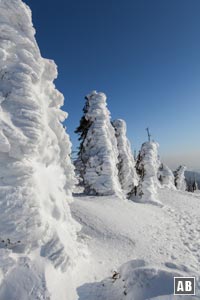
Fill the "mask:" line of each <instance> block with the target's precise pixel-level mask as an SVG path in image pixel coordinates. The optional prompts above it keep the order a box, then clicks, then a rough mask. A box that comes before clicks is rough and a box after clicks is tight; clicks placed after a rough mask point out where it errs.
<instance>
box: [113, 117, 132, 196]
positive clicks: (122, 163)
mask: <svg viewBox="0 0 200 300" xmlns="http://www.w3.org/2000/svg"><path fill="white" fill-rule="evenodd" d="M112 125H113V127H114V129H115V135H116V138H117V147H118V151H119V156H118V161H119V162H118V170H119V181H120V183H121V186H122V189H123V191H124V192H125V194H126V195H128V194H130V193H133V192H134V188H135V187H136V186H137V185H138V175H137V173H136V169H135V160H134V157H133V154H132V151H131V145H130V142H129V140H128V138H127V136H126V122H125V121H124V120H121V119H118V120H114V121H113V122H112Z"/></svg>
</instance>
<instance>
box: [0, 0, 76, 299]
mask: <svg viewBox="0 0 200 300" xmlns="http://www.w3.org/2000/svg"><path fill="white" fill-rule="evenodd" d="M0 18H1V24H0V29H1V30H0V37H1V38H0V58H1V60H0V110H1V117H0V170H1V176H0V235H1V236H0V238H1V240H2V241H4V242H2V243H1V248H2V247H3V245H4V243H5V248H10V249H12V251H13V252H22V253H31V250H37V251H38V250H39V252H40V255H41V256H43V257H48V258H49V259H50V261H51V262H52V263H53V265H54V266H55V267H59V266H60V268H61V270H63V271H64V270H66V268H67V267H68V266H70V265H71V264H73V262H74V261H75V259H76V256H77V255H78V251H77V242H76V231H77V229H78V228H79V226H78V225H77V223H76V222H75V221H73V219H72V217H71V214H70V210H69V206H68V204H67V201H71V198H72V197H71V188H72V186H73V183H74V170H73V166H72V164H71V161H70V157H69V155H70V151H71V144H70V141H69V137H68V135H67V134H66V133H65V130H64V128H63V126H62V124H61V122H62V121H64V119H65V118H66V116H67V114H66V113H64V112H63V111H61V110H60V107H61V106H62V105H63V95H62V94H61V93H59V92H58V91H57V90H56V89H55V86H54V84H53V80H54V78H56V76H57V70H56V66H55V64H54V62H53V61H50V60H47V59H43V58H42V57H41V55H40V51H39V49H38V46H37V44H36V41H35V38H34V34H35V31H34V29H33V27H32V22H31V12H30V10H29V8H28V7H27V6H26V5H25V4H24V3H23V2H22V1H21V0H9V1H8V0H1V1H0ZM8 280H9V279H8ZM16 297H17V295H16ZM1 299H3V298H1ZM9 299H13V298H12V297H11V298H9ZM15 299H16V298H15ZM17 299H22V298H20V297H19V298H18V297H17ZM27 299H29V298H27ZM31 299H32V298H31ZM35 299H36V298H35ZM38 299H39V298H38ZM41 299H43V298H41Z"/></svg>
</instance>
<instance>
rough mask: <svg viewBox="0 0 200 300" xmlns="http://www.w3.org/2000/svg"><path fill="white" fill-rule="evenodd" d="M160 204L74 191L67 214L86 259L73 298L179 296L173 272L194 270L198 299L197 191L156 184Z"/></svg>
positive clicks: (167, 299) (162, 299) (163, 299)
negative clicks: (77, 227)
mask: <svg viewBox="0 0 200 300" xmlns="http://www.w3.org/2000/svg"><path fill="white" fill-rule="evenodd" d="M157 196H158V199H159V201H160V202H161V203H162V205H160V206H156V205H152V204H147V203H135V202H133V201H130V200H129V201H128V200H126V201H121V199H118V198H116V197H114V196H109V197H108V196H106V197H94V196H84V195H81V194H80V195H78V194H77V195H76V198H75V201H74V202H73V203H72V204H71V205H70V206H71V209H72V215H73V216H74V218H76V220H77V221H78V222H80V223H81V224H82V230H81V232H80V237H81V238H82V240H83V241H85V243H86V244H87V246H88V248H89V249H90V258H89V262H87V264H86V265H82V266H81V269H80V267H79V269H77V272H76V273H77V274H79V275H78V277H77V283H76V285H77V294H78V296H77V299H78V300H127V299H128V300H147V299H151V300H152V299H154V300H179V299H181V300H182V299H184V300H185V299H186V300H187V299H190V298H189V297H188V296H174V295H173V292H174V290H173V288H174V287H173V279H174V276H178V277H179V276H195V277H196V297H194V296H193V297H192V298H191V299H194V300H196V299H200V195H199V194H198V195H197V194H192V193H187V192H180V191H176V190H170V189H166V188H164V187H162V188H158V190H157Z"/></svg>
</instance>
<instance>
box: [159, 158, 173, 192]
mask: <svg viewBox="0 0 200 300" xmlns="http://www.w3.org/2000/svg"><path fill="white" fill-rule="evenodd" d="M158 179H159V181H160V183H161V186H163V187H166V188H170V189H175V185H174V174H173V172H172V171H171V170H170V168H169V167H168V166H167V165H165V164H163V163H161V165H160V167H159V170H158Z"/></svg>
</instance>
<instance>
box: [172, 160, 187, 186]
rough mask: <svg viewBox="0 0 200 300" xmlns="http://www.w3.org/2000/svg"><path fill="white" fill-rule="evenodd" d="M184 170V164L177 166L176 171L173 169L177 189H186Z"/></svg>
mask: <svg viewBox="0 0 200 300" xmlns="http://www.w3.org/2000/svg"><path fill="white" fill-rule="evenodd" d="M185 171H186V166H179V167H178V168H177V169H176V171H174V182H175V186H176V188H177V190H181V191H186V189H187V184H186V180H185Z"/></svg>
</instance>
